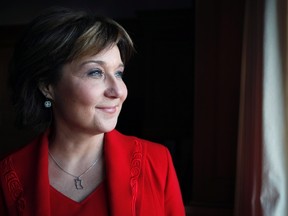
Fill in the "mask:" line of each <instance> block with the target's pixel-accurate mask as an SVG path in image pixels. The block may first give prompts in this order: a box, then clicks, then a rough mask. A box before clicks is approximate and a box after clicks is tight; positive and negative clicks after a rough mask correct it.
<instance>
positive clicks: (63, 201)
mask: <svg viewBox="0 0 288 216" xmlns="http://www.w3.org/2000/svg"><path fill="white" fill-rule="evenodd" d="M50 204H51V215H53V216H58V215H59V216H63V215H69V216H74V215H75V216H79V215H85V216H90V215H93V216H95V215H99V216H108V208H107V197H106V184H105V183H104V182H102V183H101V184H100V185H99V186H98V187H97V188H96V189H95V191H93V192H92V193H91V194H90V195H89V196H88V197H86V198H85V199H84V200H82V201H81V202H76V201H74V200H72V199H70V198H68V197H67V196H65V195H63V194H62V193H61V192H59V191H57V190H56V189H55V188H53V187H52V186H50Z"/></svg>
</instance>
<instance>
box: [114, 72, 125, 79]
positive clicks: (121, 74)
mask: <svg viewBox="0 0 288 216" xmlns="http://www.w3.org/2000/svg"><path fill="white" fill-rule="evenodd" d="M123 74H124V72H123V71H117V72H116V73H115V77H117V78H120V79H122V78H123Z"/></svg>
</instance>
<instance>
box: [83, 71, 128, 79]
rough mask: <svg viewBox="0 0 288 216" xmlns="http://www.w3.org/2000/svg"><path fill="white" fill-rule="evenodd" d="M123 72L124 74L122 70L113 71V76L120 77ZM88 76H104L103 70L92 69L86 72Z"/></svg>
mask: <svg viewBox="0 0 288 216" xmlns="http://www.w3.org/2000/svg"><path fill="white" fill-rule="evenodd" d="M123 74H124V72H123V71H117V72H115V77H117V78H120V79H122V78H123ZM88 76H92V77H97V78H101V77H103V76H104V72H103V71H102V70H92V71H90V72H88Z"/></svg>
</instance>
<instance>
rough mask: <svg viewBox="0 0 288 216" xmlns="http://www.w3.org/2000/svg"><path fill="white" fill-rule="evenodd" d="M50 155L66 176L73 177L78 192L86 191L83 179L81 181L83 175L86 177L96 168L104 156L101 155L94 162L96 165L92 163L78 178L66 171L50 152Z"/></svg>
mask: <svg viewBox="0 0 288 216" xmlns="http://www.w3.org/2000/svg"><path fill="white" fill-rule="evenodd" d="M48 153H49V156H50V157H51V158H52V160H53V161H54V162H55V164H56V165H57V167H58V168H59V169H60V170H62V171H63V172H65V173H66V174H68V175H70V176H72V177H73V178H74V185H75V187H76V189H77V190H82V189H84V187H83V185H82V179H81V177H82V176H83V175H85V174H86V173H87V172H88V171H89V170H90V169H92V167H94V166H95V165H96V163H97V162H98V160H99V159H100V158H101V155H102V154H101V155H100V156H99V157H98V158H97V160H96V161H94V163H92V164H91V165H90V166H89V167H88V168H87V169H86V170H85V171H84V172H82V173H81V174H80V175H79V176H76V175H73V174H71V173H69V172H67V171H66V170H64V169H63V168H62V167H61V165H60V163H59V162H58V161H57V160H56V159H55V158H54V157H53V155H52V154H51V153H50V151H48Z"/></svg>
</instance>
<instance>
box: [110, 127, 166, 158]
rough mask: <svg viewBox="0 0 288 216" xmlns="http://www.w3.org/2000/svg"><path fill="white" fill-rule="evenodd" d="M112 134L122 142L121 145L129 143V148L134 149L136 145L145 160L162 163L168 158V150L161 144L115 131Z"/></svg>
mask: <svg viewBox="0 0 288 216" xmlns="http://www.w3.org/2000/svg"><path fill="white" fill-rule="evenodd" d="M113 133H115V135H116V134H117V135H116V136H117V137H118V138H119V139H120V140H122V141H121V142H122V143H123V145H127V144H128V143H129V144H130V146H133V147H135V145H137V146H138V148H141V150H140V151H142V153H143V155H144V156H145V158H146V159H150V160H157V161H159V162H161V161H162V162H163V160H166V161H167V160H169V158H170V151H169V149H168V148H167V147H166V146H165V145H163V144H161V143H158V142H154V141H151V140H148V139H145V138H142V137H137V136H134V135H126V134H122V133H120V132H119V131H117V130H114V131H113Z"/></svg>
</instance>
